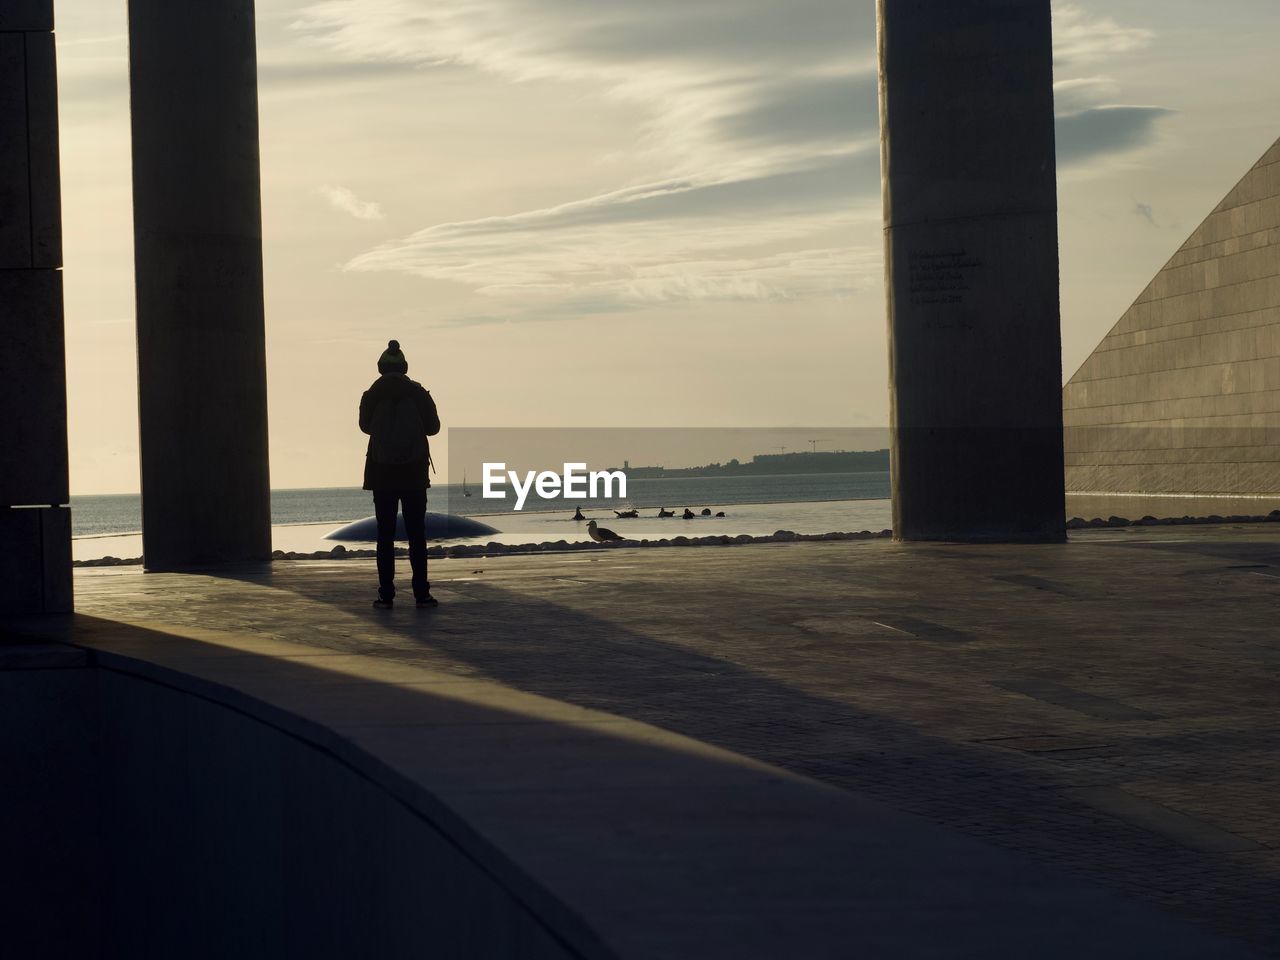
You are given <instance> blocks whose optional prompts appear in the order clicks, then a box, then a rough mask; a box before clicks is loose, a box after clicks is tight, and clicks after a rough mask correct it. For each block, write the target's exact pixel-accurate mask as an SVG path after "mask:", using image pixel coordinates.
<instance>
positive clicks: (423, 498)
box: [400, 490, 431, 600]
mask: <svg viewBox="0 0 1280 960" xmlns="http://www.w3.org/2000/svg"><path fill="white" fill-rule="evenodd" d="M400 500H401V502H402V503H403V504H404V532H405V534H406V536H407V537H408V538H409V566H410V567H412V568H413V595H414V597H415V598H416V599H418V600H421V599H422V598H423V597H425V596H426V595H427V594H428V593H429V592H430V591H431V584H430V582H429V581H428V580H427V491H426V490H421V491H417V490H415V491H413V492H407V493H403V494H401V495H400Z"/></svg>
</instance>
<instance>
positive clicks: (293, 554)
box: [71, 510, 1280, 567]
mask: <svg viewBox="0 0 1280 960" xmlns="http://www.w3.org/2000/svg"><path fill="white" fill-rule="evenodd" d="M1215 523H1216V524H1223V523H1280V510H1272V511H1271V512H1270V513H1268V514H1266V515H1265V516H1263V515H1258V516H1247V517H1246V516H1229V517H1220V516H1217V515H1211V516H1208V517H1163V518H1157V517H1150V516H1148V517H1142V518H1141V519H1138V520H1130V519H1128V518H1126V517H1108V518H1107V519H1105V520H1104V519H1102V518H1101V517H1094V518H1093V519H1092V520H1084V519H1082V518H1081V517H1072V518H1071V519H1070V520H1068V521H1067V525H1066V526H1067V529H1068V530H1090V529H1098V528H1102V527H1111V528H1118V527H1171V526H1178V525H1180V524H1215ZM892 536H893V531H892V530H880V531H878V532H875V531H871V530H862V531H860V532H858V533H794V532H793V531H791V530H778V531H777V532H775V533H772V534H770V535H768V536H763V537H753V536H751V535H750V534H745V533H744V534H741V535H739V536H736V537H730V536H718V537H717V536H707V537H671V538H670V539H667V538H663V539H661V540H618V541H614V542H612V543H596V542H594V541H592V540H583V541H575V542H570V541H568V540H555V541H548V542H543V543H519V544H511V543H496V542H494V543H487V544H478V543H471V544H455V545H453V546H448V547H428V548H427V558H428V559H431V560H440V559H444V558H445V557H500V556H508V555H520V554H529V553H572V552H576V551H583V550H620V549H624V548H635V547H713V546H721V547H728V546H736V545H739V544H748V543H800V542H809V541H814V540H822V541H830V540H881V539H887V538H889V537H892ZM408 555H409V551H408V549H407V548H405V547H397V548H396V556H397V557H407V556H408ZM376 556H377V551H376V550H372V549H361V550H349V549H347V548H346V547H344V546H342V545H341V544H339V545H338V546H336V547H334V548H333V549H331V550H316V551H314V552H312V553H307V552H298V551H294V550H289V551H285V550H275V551H272V554H271V559H272V560H368V559H372V558H373V557H376ZM141 563H142V558H141V557H129V558H126V559H122V558H120V557H102V558H100V559H97V560H76V561H74V562H73V563H72V564H71V565H72V566H73V567H125V566H137V565H139V564H141Z"/></svg>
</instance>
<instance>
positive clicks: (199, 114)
mask: <svg viewBox="0 0 1280 960" xmlns="http://www.w3.org/2000/svg"><path fill="white" fill-rule="evenodd" d="M129 50H130V54H129V73H130V85H131V91H132V93H131V103H132V114H133V208H134V243H135V250H134V258H135V272H136V276H137V306H138V398H139V424H140V438H141V446H142V537H143V555H144V558H145V561H146V565H147V568H148V569H150V570H181V569H188V568H197V567H202V566H208V565H212V564H218V563H226V562H232V561H238V560H251V559H265V558H268V557H269V556H270V554H271V509H270V483H269V479H268V473H267V386H266V344H265V337H264V331H263V302H262V212H261V184H260V178H259V160H258V93H257V91H258V86H257V84H258V80H257V52H256V42H255V31H254V6H253V0H216V2H201V3H175V2H174V0H129Z"/></svg>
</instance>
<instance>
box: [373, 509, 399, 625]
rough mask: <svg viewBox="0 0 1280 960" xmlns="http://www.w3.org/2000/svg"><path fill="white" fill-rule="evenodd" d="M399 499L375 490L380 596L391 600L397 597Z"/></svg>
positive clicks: (374, 510)
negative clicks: (397, 515) (397, 520)
mask: <svg viewBox="0 0 1280 960" xmlns="http://www.w3.org/2000/svg"><path fill="white" fill-rule="evenodd" d="M398 501H399V497H397V496H396V494H395V493H387V492H386V491H382V490H375V491H374V493H373V512H374V515H375V516H376V517H377V518H378V596H380V597H382V599H383V600H391V599H394V598H395V595H396V514H397V513H398V512H399V511H398V509H397V507H398V506H399V503H398Z"/></svg>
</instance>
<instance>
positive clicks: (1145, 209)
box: [1133, 202, 1156, 227]
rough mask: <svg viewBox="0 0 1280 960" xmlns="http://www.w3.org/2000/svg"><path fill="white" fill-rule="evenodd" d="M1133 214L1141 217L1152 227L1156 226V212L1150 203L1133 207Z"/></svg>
mask: <svg viewBox="0 0 1280 960" xmlns="http://www.w3.org/2000/svg"><path fill="white" fill-rule="evenodd" d="M1133 214H1134V215H1135V216H1138V217H1141V218H1142V219H1143V220H1145V221H1147V223H1149V224H1151V226H1153V227H1154V226H1155V225H1156V212H1155V210H1154V209H1153V208H1152V206H1151V204H1149V203H1142V202H1137V203H1135V204H1134V205H1133Z"/></svg>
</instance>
